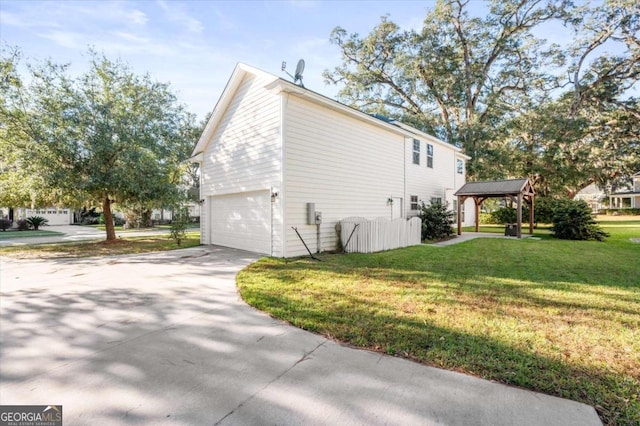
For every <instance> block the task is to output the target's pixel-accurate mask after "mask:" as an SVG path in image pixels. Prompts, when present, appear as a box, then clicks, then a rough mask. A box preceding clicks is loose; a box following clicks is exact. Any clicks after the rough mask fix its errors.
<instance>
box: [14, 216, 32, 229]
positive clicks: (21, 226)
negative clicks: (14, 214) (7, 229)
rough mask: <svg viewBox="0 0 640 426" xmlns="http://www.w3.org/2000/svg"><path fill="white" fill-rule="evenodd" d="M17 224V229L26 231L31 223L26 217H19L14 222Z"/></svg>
mask: <svg viewBox="0 0 640 426" xmlns="http://www.w3.org/2000/svg"><path fill="white" fill-rule="evenodd" d="M16 223H17V224H18V231H28V230H29V228H30V227H31V225H29V222H27V219H20V220H19V221H17V222H16Z"/></svg>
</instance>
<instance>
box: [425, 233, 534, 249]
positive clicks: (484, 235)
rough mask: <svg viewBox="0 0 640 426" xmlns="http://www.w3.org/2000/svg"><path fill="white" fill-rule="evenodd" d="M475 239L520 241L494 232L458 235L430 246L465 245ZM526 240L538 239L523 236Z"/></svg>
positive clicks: (528, 235) (527, 235)
mask: <svg viewBox="0 0 640 426" xmlns="http://www.w3.org/2000/svg"><path fill="white" fill-rule="evenodd" d="M475 238H503V239H508V240H518V238H516V237H506V236H504V235H502V234H498V233H492V232H463V233H462V235H456V236H455V237H453V238H451V239H450V240H446V241H440V242H437V243H433V244H429V245H430V246H433V247H446V246H450V245H453V244H458V243H464V242H465V241H469V240H473V239H475ZM525 238H534V239H535V238H537V237H534V236H532V235H530V234H524V233H523V234H522V239H525Z"/></svg>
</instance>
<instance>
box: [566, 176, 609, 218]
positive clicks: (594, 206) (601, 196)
mask: <svg viewBox="0 0 640 426" xmlns="http://www.w3.org/2000/svg"><path fill="white" fill-rule="evenodd" d="M573 198H574V200H583V201H584V202H585V203H587V204H589V206H590V207H591V211H593V212H594V213H597V212H599V211H600V210H602V209H604V208H606V206H605V205H604V204H603V201H604V200H605V199H606V198H607V195H606V194H605V192H604V191H603V190H602V189H600V188H598V185H596V184H595V183H592V184H591V185H589V186H586V187H584V188H583V189H582V190H581V191H579V192H578V193H577V194H576V196H575V197H573Z"/></svg>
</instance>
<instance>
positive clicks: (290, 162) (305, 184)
mask: <svg viewBox="0 0 640 426" xmlns="http://www.w3.org/2000/svg"><path fill="white" fill-rule="evenodd" d="M285 96H287V95H285ZM285 117H286V124H285V127H284V129H285V132H284V133H285V135H284V140H285V142H284V146H285V166H284V169H285V185H284V192H285V197H286V200H285V203H286V217H285V223H286V225H287V226H286V227H285V233H286V234H285V240H286V250H285V255H286V256H287V257H290V256H296V255H304V254H306V250H305V248H304V246H303V245H302V243H301V242H300V240H299V238H298V236H297V235H296V233H295V232H294V231H293V229H291V227H292V226H295V227H297V228H298V231H299V232H300V234H301V235H302V237H303V238H304V240H305V242H306V243H307V245H308V246H309V248H310V249H311V250H312V252H315V251H316V250H317V236H316V230H317V227H316V225H307V210H306V208H307V207H306V205H307V203H315V207H316V211H318V212H322V216H323V222H322V225H321V226H320V239H321V250H322V251H324V250H333V249H335V248H337V241H338V239H337V233H336V230H335V225H336V223H337V222H338V221H339V220H340V219H343V218H346V217H351V216H361V217H365V218H369V219H373V218H377V217H385V218H389V219H390V218H391V216H392V214H393V210H392V209H393V204H391V203H389V202H388V199H389V198H390V197H391V198H394V197H399V202H400V203H401V202H402V198H403V191H404V189H403V185H404V164H403V162H404V155H405V154H404V146H403V145H404V138H403V137H402V136H400V135H398V134H396V133H393V132H391V131H388V130H385V129H383V128H381V127H378V126H375V125H373V124H369V123H366V122H363V121H361V120H358V119H355V118H352V117H349V116H347V115H346V114H344V113H341V112H338V111H334V110H332V109H329V108H327V107H324V106H320V105H317V104H314V103H312V102H310V101H308V100H306V99H303V98H300V97H298V96H296V95H288V99H287V101H286V113H285Z"/></svg>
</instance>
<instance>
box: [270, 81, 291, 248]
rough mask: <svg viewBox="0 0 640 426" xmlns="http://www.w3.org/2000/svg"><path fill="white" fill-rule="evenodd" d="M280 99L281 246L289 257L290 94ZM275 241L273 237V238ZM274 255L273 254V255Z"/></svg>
mask: <svg viewBox="0 0 640 426" xmlns="http://www.w3.org/2000/svg"><path fill="white" fill-rule="evenodd" d="M281 94H282V95H281V98H280V197H279V198H280V221H281V224H282V226H281V229H280V245H281V254H282V257H287V214H286V212H287V209H286V208H285V207H286V202H287V188H286V173H285V164H286V151H285V149H286V144H285V115H286V114H285V113H286V109H287V104H288V102H289V93H288V92H281ZM272 239H273V236H272ZM272 255H273V254H272Z"/></svg>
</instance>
